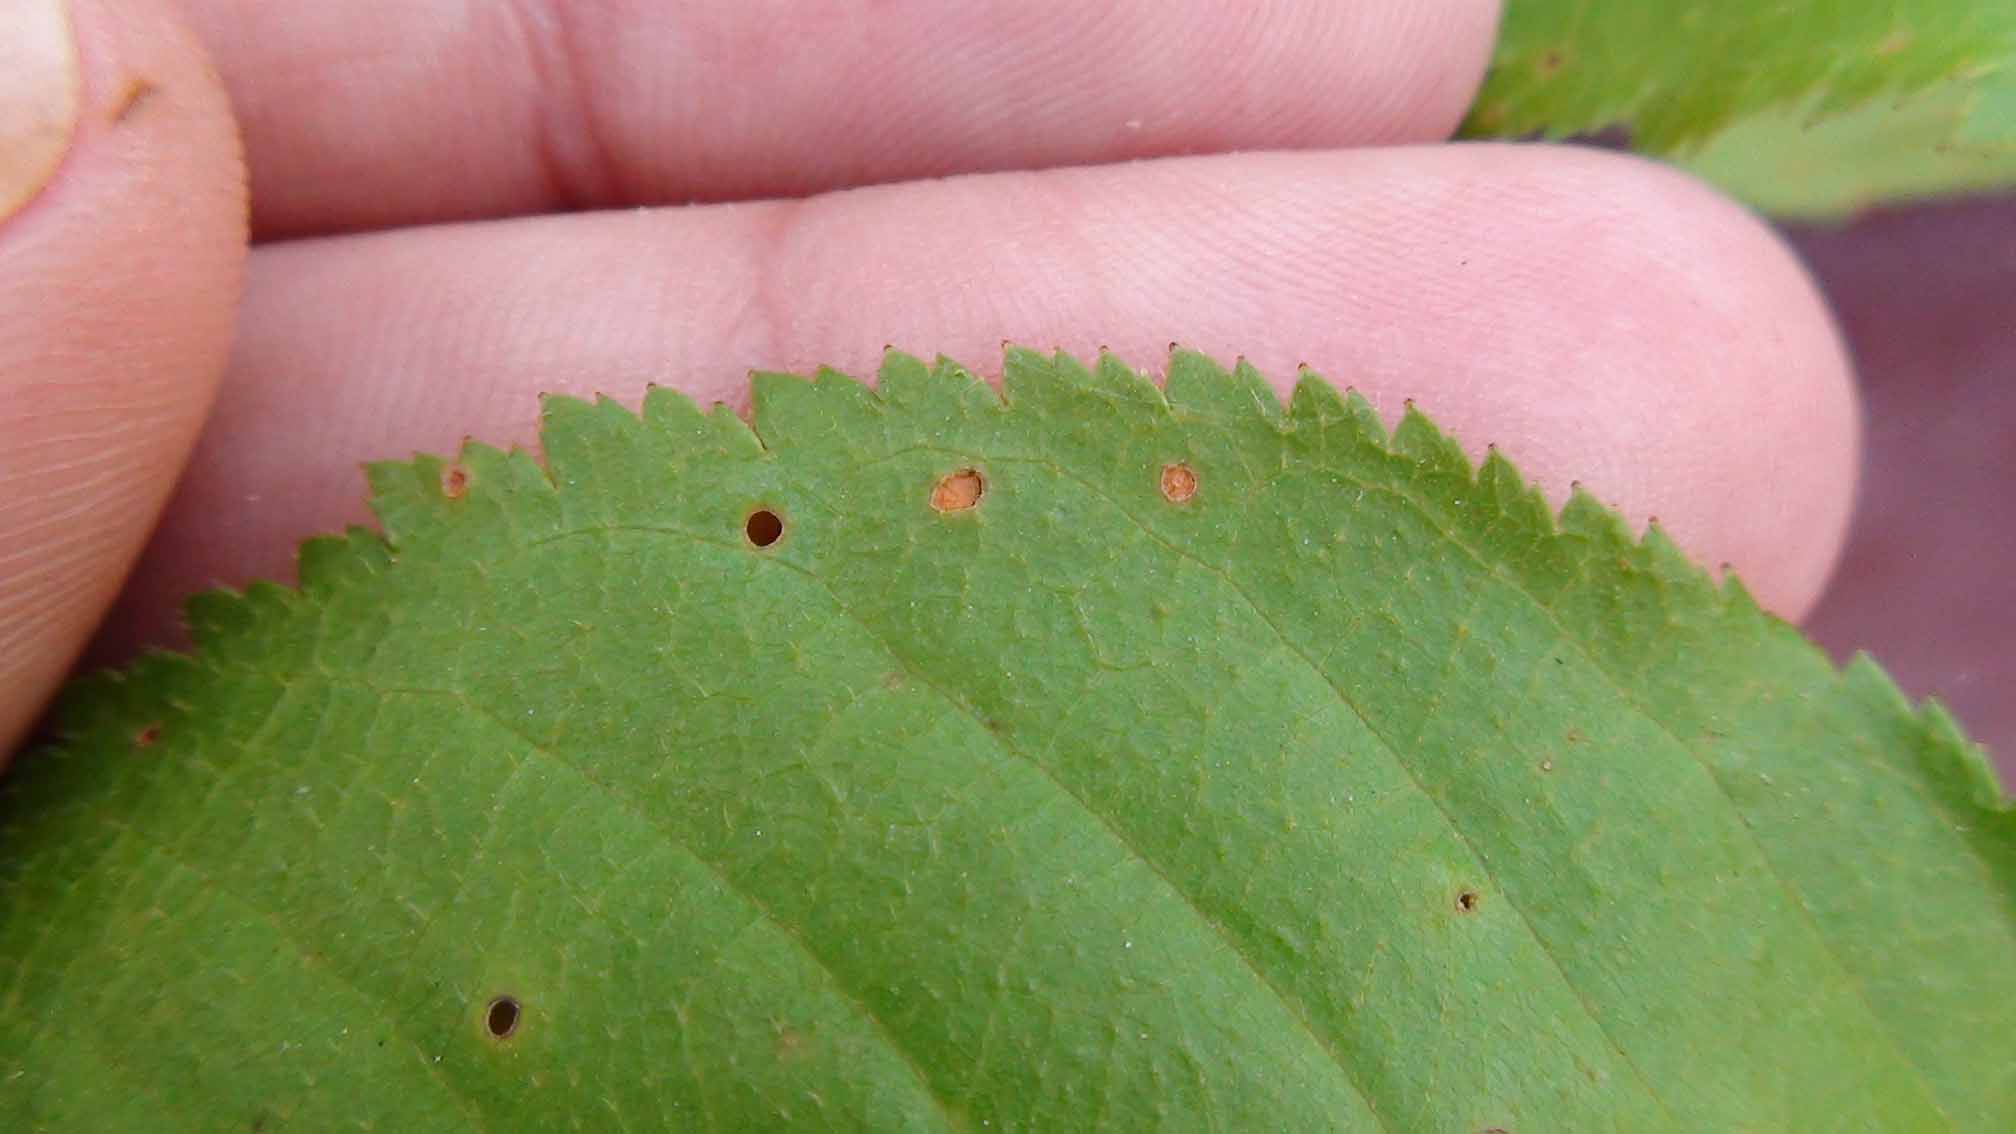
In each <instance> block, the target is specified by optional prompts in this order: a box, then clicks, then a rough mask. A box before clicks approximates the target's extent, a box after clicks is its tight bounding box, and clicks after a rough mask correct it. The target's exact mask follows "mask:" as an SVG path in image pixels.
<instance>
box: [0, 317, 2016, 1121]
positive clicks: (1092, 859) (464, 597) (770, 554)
mask: <svg viewBox="0 0 2016 1134" xmlns="http://www.w3.org/2000/svg"><path fill="white" fill-rule="evenodd" d="M544 450H545V460H546V465H545V467H544V468H542V467H541V465H540V464H539V463H538V462H536V461H535V460H534V459H533V458H532V457H530V456H527V455H524V454H519V453H511V454H506V453H502V452H498V451H496V450H494V449H490V448H485V447H482V446H470V447H469V448H468V449H466V450H465V451H464V452H463V454H462V455H461V456H460V458H459V459H458V460H457V461H456V462H455V463H453V464H449V463H446V462H443V461H441V460H437V459H434V458H430V457H422V458H419V459H417V460H415V461H413V462H411V463H405V464H387V465H379V466H376V467H374V468H373V469H372V470H371V482H372V488H373V492H374V506H375V508H376V511H377V514H378V516H379V517H380V519H381V520H382V522H383V525H384V535H383V537H380V536H378V535H375V534H371V533H367V532H363V531H352V532H350V533H349V534H348V535H346V536H344V537H341V538H337V539H325V540H319V541H315V542H312V543H310V544H308V545H306V547H305V548H304V549H303V552H302V557H301V574H302V586H301V590H300V591H299V592H295V591H290V590H283V589H280V588H276V587H271V586H259V587H254V588H252V589H251V590H249V591H247V592H246V593H244V594H242V595H237V594H216V595H209V596H205V597H203V598H200V599H198V600H196V601H195V602H194V603H192V605H191V607H190V621H191V624H192V626H193V628H194V631H195V634H196V638H197V641H198V650H197V652H196V654H195V655H194V656H193V657H181V656H171V655H158V656H154V657H150V658H148V659H147V660H145V661H143V662H141V663H140V664H138V665H137V666H135V667H134V668H133V669H131V670H129V671H127V672H125V673H122V674H110V675H105V676H101V677H97V678H94V679H91V680H89V681H87V682H86V683H84V684H83V685H81V686H80V687H78V688H76V689H74V690H73V691H72V693H71V695H70V696H69V697H68V698H67V701H66V704H65V707H64V710H63V721H64V725H63V728H64V736H65V739H64V740H63V741H62V742H61V743H60V744H59V745H58V746H56V747H54V748H51V749H49V750H46V751H42V752H39V753H36V754H33V755H32V756H30V757H28V758H26V759H25V760H24V761H23V762H22V763H21V764H20V766H19V767H18V769H17V772H16V774H14V775H13V776H12V777H11V778H10V779H8V780H7V781H6V782H5V786H4V795H5V798H4V801H0V1005H4V1012H0V1126H4V1128H6V1129H8V1130H43V1129H47V1130H86V1129H88V1130H93V1131H114V1130H124V1129H134V1130H147V1131H171V1130H248V1129H258V1130H269V1131H270V1130H278V1129H282V1128H292V1129H301V1130H316V1131H320V1130H329V1129H338V1128H344V1129H348V1128H353V1127H368V1128H375V1129H396V1130H421V1129H469V1128H478V1129H481V1128H489V1129H509V1130H516V1129H557V1128H560V1127H561V1126H563V1125H565V1124H569V1123H572V1124H575V1125H578V1126H580V1127H586V1128H607V1129H619V1130H640V1129H702V1128H726V1129H776V1128H780V1127H787V1126H797V1125H806V1126H826V1127H840V1128H847V1129H872V1130H898V1129H922V1130H937V1129H957V1130H985V1129H995V1130H1018V1129H1019V1130H1043V1131H1052V1130H1068V1129H1084V1128H1093V1127H1102V1128H1114V1129H1133V1128H1180V1129H1191V1128H1197V1129H1256V1130H1257V1129H1268V1130H1297V1131H1301V1130H1322V1129H1351V1130H1393V1131H1402V1130H1405V1131H1413V1130H1422V1131H1427V1130H1458V1131H1477V1130H1488V1129H1500V1130H1507V1131H1543V1130H1548V1131H1551V1130H1563V1131H1586V1130H1599V1129H1619V1130H1631V1131H1648V1130H1675V1131H1680V1130H1685V1131H1701V1130H1737V1129H1743V1130H1797V1131H1808V1130H1842V1129H1890V1130H1912V1131H1918V1130H1934V1129H1957V1130H1982V1131H2000V1130H2008V1129H2011V1128H2012V1127H2016V1059H2012V1058H2011V1053H2012V1052H2016V1013H2012V1012H2011V1011H2010V1009H2009V1005H2010V1004H2011V1003H2012V1002H2016V963H2012V962H2016V812H2012V811H2011V809H2010V805H2009V803H2008V801H2007V800H2006V799H2004V798H2003V796H2002V793H2001V791H2000V789H1999V788H1998V787H1997V786H1996V784H1995V781H1994V778H1993V775H1992V773H1991V772H1990V771H1989V769H1988V765H1987V763H1986V761H1985V760H1984V759H1983V756H1982V753H1981V752H1980V751H1979V750H1978V749H1977V748H1975V747H1974V746H1972V745H1970V744H1969V743H1968V742H1967V741H1966V740H1965V739H1963V738H1962V736H1961V735H1960V734H1959V732H1958V731H1957V730H1956V729H1955V728H1954V726H1953V725H1952V723H1951V722H1950V721H1949V720H1948V719H1947V718H1946V717H1945V715H1944V714H1943V713H1941V712H1940V711H1939V710H1938V709H1937V708H1936V707H1934V708H1924V709H1917V708H1913V707H1912V706H1910V705H1908V704H1906V702H1905V701H1904V700H1903V699H1902V698H1901V697H1900V696H1899V695H1898V693H1897V691H1896V690H1895V689H1894V688H1893V687H1892V685H1891V684H1890V683H1889V681H1888V680H1887V679H1886V678H1884V677H1883V675H1882V674H1881V673H1880V672H1879V671H1878V670H1877V669H1876V667H1875V666H1874V665H1873V664H1871V663H1868V662H1866V661H1864V662H1857V663H1856V664H1854V665H1853V666H1851V667H1849V669H1848V670H1847V671H1846V672H1845V673H1841V672H1837V671H1836V670H1835V669H1834V668H1833V667H1832V666H1831V665H1830V664H1829V663H1828V661H1827V660H1826V659H1825V658H1824V657H1823V656H1822V655H1821V654H1820V653H1819V652H1817V651H1816V650H1815V649H1813V648H1812V647H1811V646H1810V645H1808V644H1807V643H1806V642H1805V641H1804V640H1802V639H1801V638H1800V637H1799V636H1798V634H1797V633H1796V632H1795V631H1793V630H1792V629H1790V628H1789V627H1787V626H1785V625H1784V624H1782V623H1780V622H1777V621H1775V620H1774V619H1772V618H1770V617H1769V616H1767V615H1765V614H1763V613H1762V612H1760V611H1759V610H1758V608H1757V607H1756V606H1755V605H1754V604H1753V603H1752V602H1751V601H1750V599H1749V598H1748V597H1747V596H1746V595H1745V594H1744V592H1743V590H1742V589H1741V587H1740V586H1738V585H1737V584H1735V583H1733V582H1732V583H1729V584H1726V585H1724V586H1721V587H1718V586H1716V585H1715V584H1713V583H1712V582H1711V581H1710V580H1709V579H1708V578H1707V577H1705V576H1704V575H1703V574H1702V573H1701V572H1700V571H1698V570H1697V569H1695V568H1694V567H1693V566H1691V565H1689V564H1688V563H1687V562H1686V561H1685V559H1683V558H1682V556H1681V555H1680V554H1679V553H1678V551H1676V550H1675V548H1674V547H1673V546H1672V545H1671V544H1670V543H1668V542H1667V541H1666V540H1665V538H1664V537H1663V536H1661V535H1659V534H1658V533H1657V532H1656V531H1654V532H1652V533H1651V534H1649V535H1648V536H1647V537H1646V538H1645V539H1644V540H1643V541H1639V542H1634V541H1633V539H1632V538H1631V536H1630V534H1629V533H1628V532H1627V531H1626V530H1625V528H1624V527H1623V526H1622V525H1621V523H1620V522H1619V521H1618V520H1617V519H1616V518H1615V517H1614V516H1613V515H1612V514H1611V513H1609V512H1607V511H1605V510H1604V509H1603V508H1602V507H1600V506H1599V505H1597V504H1596V503H1594V502H1593V501H1592V500H1591V499H1590V498H1589V497H1588V496H1586V495H1578V496H1576V497H1575V499H1574V501H1573V502H1572V503H1571V504H1570V505H1569V506H1568V508H1567V509H1566V511H1565V512H1564V513H1563V514H1562V515H1561V516H1559V517H1558V520H1557V518H1556V517H1554V516H1552V515H1550V513H1549V511H1548V509H1547V507H1546V505H1545V504H1544V502H1543V501H1542V499H1541V498H1540V496H1539V495H1538V494H1537V493H1536V492H1535V491H1534V490H1533V489H1531V488H1530V487H1529V486H1527V485H1525V484H1524V483H1523V482H1522V481H1521V480H1520V478H1519V476H1518V474H1517V473H1516V472H1515V471H1514V470H1513V469H1512V467H1511V466H1510V465H1509V464H1508V463H1506V462H1505V461H1504V460H1503V459H1501V458H1498V457H1497V456H1495V455H1494V456H1493V457H1491V459H1489V460H1487V461H1486V462H1485V463H1484V464H1483V466H1482V467H1481V468H1476V469H1473V468H1472V466H1471V465H1470V464H1469V462H1468V461H1467V460H1466V459H1465V458H1464V456H1463V455H1462V453H1461V451H1460V450H1459V449H1458V448H1457V447H1456V446H1455V445H1454V443H1452V442H1451V441H1450V440H1449V439H1448V438H1446V437H1444V436H1443V435H1442V434H1440V433H1439V432H1437V430H1436V429H1435V427H1434V426H1432V425H1431V424H1429V422H1428V420H1427V419H1426V418H1424V417H1422V416H1420V415H1419V414H1417V413H1414V412H1412V411H1410V412H1409V414H1408V415H1407V417H1406V418H1405V419H1404V420H1403V421H1402V422H1401V424H1400V426H1399V428H1398V430H1397V432H1395V433H1394V434H1393V435H1392V436H1391V437H1390V438H1389V437H1388V436H1387V435H1386V433H1385V432H1384V430H1383V428H1382V426H1381V424H1380V422H1379V419H1378V418H1377V417H1376V416H1375V414H1374V413H1373V412H1372V410H1371V408H1370V407H1369V406H1367V405H1366V403H1365V402H1364V401H1363V400H1361V399H1359V398H1358V397H1356V396H1355V395H1339V394H1338V393H1337V392H1336V391H1335V390H1334V389H1332V388H1331V387H1330V386H1328V385H1326V384H1324V383H1323V382H1322V381H1321V380H1319V379H1317V378H1314V377H1310V376H1305V377H1304V378H1303V380H1302V381H1301V383H1300V384H1299V385H1298V386H1297V388H1296V390H1295V393H1294V397H1293V399H1292V402H1291V404H1290V405H1289V406H1288V407H1287V408H1285V409H1284V408H1283V407H1282V406H1281V405H1280V404H1279V403H1278V402H1277V401H1276V400H1275V398H1274V396H1273V394H1272V393H1271V391H1270V389H1269V387H1268V386H1267V385H1266V383H1265V382H1264V381H1263V380H1262V379H1261V378H1260V377H1259V376H1258V375H1257V374H1254V373H1253V372H1251V371H1250V370H1248V369H1245V368H1243V367H1242V368H1241V369H1239V370H1238V371H1236V372H1234V373H1231V374H1227V373H1225V372H1224V371H1222V370H1220V369H1218V368H1217V367H1216V366H1215V365H1213V364H1212V363H1211V362H1210V361H1208V360H1206V359H1204V358H1202V357H1200V356H1198V355H1194V354H1188V353H1177V354H1175V355H1173V356H1172V357H1171V359H1170V364H1169V373H1168V377H1167V382H1166V388H1158V387H1157V386H1155V385H1153V384H1151V383H1150V382H1149V381H1148V380H1146V379H1145V378H1143V377H1141V376H1139V375H1137V374H1135V373H1133V372H1131V371H1129V370H1128V369H1126V368H1125V367H1123V366H1121V365H1120V364H1119V363H1117V362H1115V361H1114V360H1112V359H1102V360H1101V361H1100V363H1099V364H1098V365H1097V366H1096V367H1094V368H1092V369H1091V370H1089V371H1088V370H1086V369H1083V368H1081V367H1080V366H1079V365H1078V364H1077V363H1075V362H1073V361H1071V360H1070V359H1068V358H1064V357H1061V356H1060V357H1057V358H1054V359H1052V358H1046V357H1042V356H1038V355H1034V354H1029V353H1023V352H1014V353H1011V354H1010V355H1009V357H1008V359H1007V366H1006V378H1005V383H1004V388H1003V391H1002V393H1001V394H1000V395H997V394H996V393H995V392H994V391H993V390H991V389H989V388H988V387H987V386H985V385H983V384H980V383H978V382H976V381H974V380H973V379H972V378H971V377H969V376H968V375H967V374H966V373H965V372H963V371H961V370H960V369H959V368H958V367H957V366H955V365H953V364H951V363H947V362H940V363H938V364H937V365H936V366H935V367H930V368H927V367H925V366H924V365H922V364H920V363H918V362H916V361H914V360H911V359H909V358H905V357H903V356H900V355H891V356H890V357H889V359H888V361H887V363H886V365H885V366H884V369H883V371H882V374H881V377H880V382H879V387H878V389H877V390H874V391H871V390H869V389H868V388H866V387H864V386H862V385H860V384H857V383H856V382H854V381H853V380H851V379H848V378H845V377H842V376H839V375H836V374H830V373H824V374H821V375H820V376H819V377H818V378H817V379H816V380H814V381H811V382H807V381H804V380H801V379H797V378H791V377H787V376H777V375H763V376H759V378H758V379H757V384H756V406H755V413H754V425H753V429H752V428H751V427H745V426H744V425H743V424H742V423H741V422H740V421H739V420H738V419H737V418H735V417H734V416H733V415H732V414H730V413H729V412H727V411H726V410H723V409H718V408H717V409H716V410H714V411H712V412H702V411H701V410H700V409H698V408H697V407H695V406H694V405H693V404H692V403H690V402H689V401H687V400H685V399H684V398H682V397H680V396H678V395H676V394H673V393H670V392H667V391H663V390H659V391H654V392H653V393H651V394H650V395H649V396H648V398H647V399H646V401H645V404H644V408H643V414H642V417H641V419H640V418H639V417H637V416H633V415H632V414H631V413H630V412H629V411H627V410H625V409H623V408H621V407H619V406H616V405H614V404H612V403H609V402H606V401H604V402H598V403H595V404H588V403H585V402H579V401H571V400H566V399H554V400H551V401H549V402H547V404H546V420H545V426H544ZM758 517H771V518H774V521H775V522H774V523H772V522H771V521H770V520H768V519H761V518H758ZM752 534H753V535H754V536H756V537H757V538H756V539H755V540H754V541H752V538H751V536H752ZM758 543H762V544H764V546H757V544H758ZM500 1032H501V1033H504V1034H502V1035H499V1034H496V1033H500Z"/></svg>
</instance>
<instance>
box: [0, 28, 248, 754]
mask: <svg viewBox="0 0 2016 1134" xmlns="http://www.w3.org/2000/svg"><path fill="white" fill-rule="evenodd" d="M69 17H70V18H69V25H70V28H71V32H72V35H73V36H74V38H73V39H72V41H71V42H72V43H73V44H74V51H75V56H74V57H75V60H76V64H77V66H76V72H77V78H78V82H77V84H76V87H75V90H76V94H77V102H76V114H75V115H74V129H73V130H72V131H71V132H70V133H69V136H68V138H67V144H66V145H65V146H64V150H63V153H62V155H61V157H60V160H59V161H58V162H57V164H56V165H55V166H54V167H53V171H52V173H51V175H50V176H49V177H48V178H47V179H46V181H45V182H44V183H43V184H41V185H40V186H39V187H38V191H37V192H35V194H34V195H33V198H32V199H31V200H28V201H27V202H26V203H25V204H24V205H22V206H21V207H20V208H19V209H17V210H16V211H15V212H14V213H13V215H12V216H10V217H8V218H7V219H6V220H5V221H4V222H0V403H4V407H5V408H4V409H0V453H5V454H6V460H5V462H4V463H0V501H4V503H0V547H5V548H6V549H7V552H8V554H6V555H5V556H4V557H0V642H4V644H5V648H4V649H0V760H4V758H5V753H6V752H7V751H9V750H10V749H11V747H12V744H13V742H14V741H15V740H16V739H17V738H18V737H19V736H20V734H21V732H22V730H24V729H25V727H26V725H27V723H28V721H29V720H30V719H32V717H33V715H34V714H35V713H36V712H37V711H38V710H39V708H40V705H41V703H42V702H43V700H44V699H45V698H46V697H47V696H48V694H49V693H50V692H51V691H52V690H53V688H54V687H55V685H56V684H57V683H58V682H59V681H60V680H61V679H62V676H63V674H64V672H65V671H66V670H67V669H68V667H69V666H70V664H71V662H72V661H73V659H74V658H75V657H76V655H77V653H78V651H79V649H80V648H81V646H82V644H83V642H84V641H85V640H86V638H87V637H88V635H89V634H90V632H91V630H92V628H93V626H94V625H95V623H96V622H97V620H98V618H99V617H100V616H101V615H102V614H103V612H104V610H105V608H106V607H107V605H108V604H109V603H110V602H111V601H112V599H113V597H114V595H115V594H116V592H117V590H118V587H119V584H120V582H121V580H122V579H123V577H124V575H125V573H126V571H127V569H128V568H129V566H130V565H131V563H132V561H133V559H134V557H135V555H136V554H137V553H138V551H139V547H140V544H141V543H142V541H143V540H144V539H145V536H146V533H147V530H148V528H149V527H150V526H151V524H152V523H153V521H154V518H155V516H156V514H157V513H158V512H159V510H160V508H161V505H162V504H163V502H164V501H165V499H166V497H167V494H168V491H169V489H170V488H171V487H172V485H173V483H174V477H175V474H176V472H177V470H178V469H179V468H180V466H181V463H182V461H183V460H184V459H185V457H186V456H187V453H188V451H189V449H190V447H191V446H192V445H193V444H194V441H195V437H196V434H197V432H198V430H199V429H200V427H201V423H202V419H203V415H204V412H205V410H206V408H207V406H208V404H209V400H210V397H211V393H212V391H213V390H214V388H215V384H216V381H217V377H218V375H219V374H220V373H221V371H222V369H223V365H224V362H225V356H226V353H227V351H228V348H229V342H230V336H231V326H232V319H233V314H234V309H235V305H236V300H237V294H238V286H239V277H240V274H241V273H242V271H243V266H244V258H245V225H246V209H245V191H244V176H243V168H242V163H241V161H240V158H239V154H238V145H237V135H236V131H235V128H234V127H233V126H232V120H231V116H230V110H229V107H228V105H227V104H226V102H225V99H224V95H223V91H222V88H221V86H220V85H219V83H218V81H217V78H216V76H215V74H214V72H213V71H212V69H211V68H210V66H209V64H208V62H207V60H206V59H205V58H204V56H203V54H202V51H201V49H200V48H199V47H198V45H197V43H196V41H195V39H194V37H193V36H192V35H190V34H189V33H188V32H187V31H186V29H184V28H183V27H182V26H181V24H180V23H179V22H178V20H177V18H176V17H175V16H173V15H172V14H171V13H170V12H169V10H168V9H167V8H166V6H165V5H161V4H154V3H121V4H112V3H108V2H106V0H75V3H73V4H72V5H71V6H70V13H69Z"/></svg>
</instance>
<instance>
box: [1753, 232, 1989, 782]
mask: <svg viewBox="0 0 2016 1134" xmlns="http://www.w3.org/2000/svg"><path fill="white" fill-rule="evenodd" d="M1785 228H1786V230H1787V233H1788V235H1789V236H1790V237H1791V239H1792V241H1793V243H1794V244H1795V245H1796V246H1797V247H1798V248H1799V250H1800V251H1801V252H1802V253H1803V254H1804V255H1805V257H1806V260H1807V263H1808V264H1810V265H1811V266H1812V269H1813V272H1814V274H1815V275H1816V276H1817V277H1818V279H1819V281H1820V285H1821V287H1822V288H1824V289H1825V290H1826V292H1827V295H1828V298H1829V299H1830V300H1831V301H1832V302H1833V304H1834V310H1835V312H1836V314H1837V315H1838V317H1839V319H1840V321H1841V326H1842V330H1843V332H1844V333H1845V334H1846V336H1847V339H1848V344H1849V348H1850V349H1851V350H1852V351H1853V353H1854V355H1855V360H1856V365H1857V368H1858V369H1859V371H1860V374H1861V381H1862V390H1863V398H1864V413H1865V420H1866V423H1867V432H1866V444H1867V448H1866V450H1865V453H1864V459H1863V467H1862V485H1861V497H1860V500H1859V502H1858V505H1857V510H1856V516H1855V523H1854V528H1853V532H1852V534H1851V535H1850V537H1849V544H1848V550H1847V553H1846V554H1845V556H1844V557H1843V559H1842V561H1841V565H1840V567H1839V569H1838V571H1837V573H1836V575H1835V577H1834V583H1833V585H1832V586H1831V587H1830V588H1829V589H1828V592H1827V595H1826V597H1825V598H1824V599H1823V600H1822V602H1821V605H1820V607H1819V609H1818V610H1817V611H1815V612H1814V614H1813V616H1812V618H1811V619H1810V620H1809V621H1808V623H1807V625H1808V628H1809V630H1810V631H1811V633H1812V634H1813V636H1814V637H1816V638H1818V639H1819V641H1820V642H1821V644H1822V645H1824V646H1826V647H1827V649H1828V650H1829V651H1830V652H1832V653H1833V654H1834V655H1835V656H1836V657H1837V658H1840V659H1842V660H1846V659H1847V658H1848V657H1849V656H1850V655H1852V654H1853V653H1854V652H1855V651H1856V650H1867V651H1868V652H1869V653H1871V654H1873V655H1875V657H1876V658H1877V659H1878V660H1879V661H1881V662H1882V663H1883V665H1884V667H1885V668H1886V669H1888V670H1889V671H1890V673H1891V674H1892V675H1893V676H1895V677H1896V678H1897V681H1898V683H1899V684H1901V685H1902V686H1903V687H1904V689H1905V691H1906V692H1908V693H1910V694H1912V695H1913V696H1914V697H1920V696H1925V695H1928V694H1930V695H1935V696H1937V697H1938V698H1939V699H1940V700H1941V701H1943V702H1945V703H1946V705H1947V707H1948V708H1950V709H1952V710H1953V712H1954V714H1955V715H1956V716H1958V717H1959V719H1960V721H1961V723H1962V724H1963V725H1964V726H1965V727H1966V728H1967V730H1968V732H1969V733H1970V734H1972V735H1973V737H1974V738H1975V739H1976V740H1979V741H1980V742H1982V743H1983V744H1985V745H1987V747H1988V750H1989V753H1990V755H1991V756H1992V757H1993V758H1994V760H1995V762H1996V764H1997V766H1998V767H1999V768H2000V769H2001V772H2002V782H2003V783H2004V785H2006V786H2010V787H2012V788H2016V697H2012V694H2016V689H2012V688H2011V686H2012V684H2016V658H2012V656H2011V649H2012V647H2016V194H2010V195H2006V196H1999V197H1979V198H1973V199H1966V200H1957V201H1951V202H1942V203H1937V204H1926V205H1913V206H1909V207H1893V208H1884V209H1879V210H1874V211H1871V212H1869V213H1866V214H1863V215H1862V216H1860V217H1858V218H1857V219H1855V220H1854V221H1853V222H1851V223H1849V224H1847V225H1845V226H1842V225H1833V226H1820V225H1787V226H1785Z"/></svg>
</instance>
